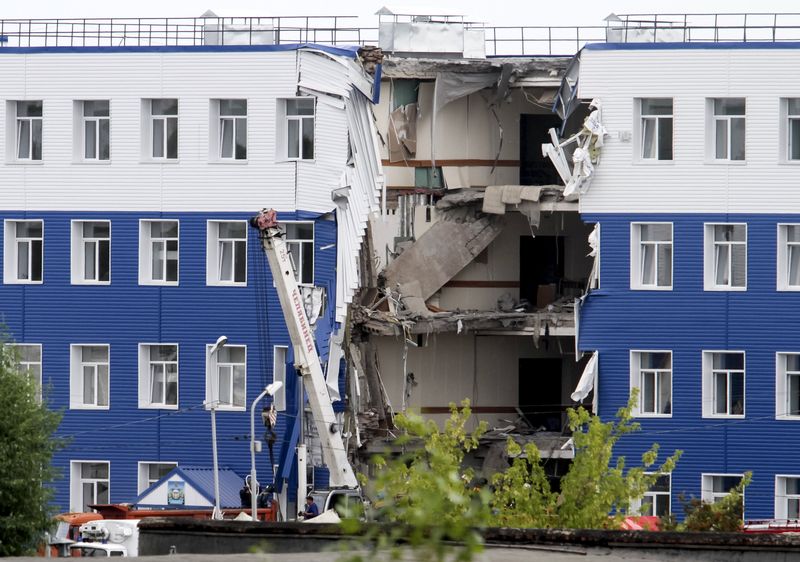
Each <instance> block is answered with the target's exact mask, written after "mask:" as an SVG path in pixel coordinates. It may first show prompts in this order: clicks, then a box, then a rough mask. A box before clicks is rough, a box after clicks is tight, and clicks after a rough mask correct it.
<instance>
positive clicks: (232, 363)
mask: <svg viewBox="0 0 800 562" xmlns="http://www.w3.org/2000/svg"><path fill="white" fill-rule="evenodd" d="M211 347H212V345H208V346H207V348H208V349H209V350H210V349H211ZM208 373H209V380H208V384H207V386H206V388H207V390H208V394H207V396H206V403H213V402H216V403H217V406H218V407H219V408H221V409H236V410H244V409H245V407H246V403H245V399H246V398H245V397H246V389H247V386H246V379H247V348H246V347H245V346H243V345H226V346H224V347H222V348H220V349H219V350H218V351H217V352H216V353H215V354H214V355H209V361H208Z"/></svg>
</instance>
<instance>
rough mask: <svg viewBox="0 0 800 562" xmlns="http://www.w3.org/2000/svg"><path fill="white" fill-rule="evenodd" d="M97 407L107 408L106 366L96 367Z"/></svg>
mask: <svg viewBox="0 0 800 562" xmlns="http://www.w3.org/2000/svg"><path fill="white" fill-rule="evenodd" d="M97 405H98V406H108V365H98V367H97Z"/></svg>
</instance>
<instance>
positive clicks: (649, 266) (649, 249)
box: [641, 244, 656, 285]
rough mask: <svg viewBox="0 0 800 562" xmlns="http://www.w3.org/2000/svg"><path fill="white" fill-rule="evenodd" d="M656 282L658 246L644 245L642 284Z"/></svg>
mask: <svg viewBox="0 0 800 562" xmlns="http://www.w3.org/2000/svg"><path fill="white" fill-rule="evenodd" d="M655 282H656V247H655V245H653V244H646V245H644V246H642V273H641V283H642V285H654V284H655Z"/></svg>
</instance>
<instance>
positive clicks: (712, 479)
mask: <svg viewBox="0 0 800 562" xmlns="http://www.w3.org/2000/svg"><path fill="white" fill-rule="evenodd" d="M742 476H743V475H741V474H703V475H702V476H701V478H702V487H701V499H702V500H703V501H704V502H706V503H717V502H719V501H721V500H722V499H723V498H724V497H725V496H727V495H728V494H730V493H731V490H732V489H733V488H735V487H736V486H737V485H738V484H739V482H741V481H742ZM742 499H743V500H744V498H742Z"/></svg>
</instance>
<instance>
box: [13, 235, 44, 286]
mask: <svg viewBox="0 0 800 562" xmlns="http://www.w3.org/2000/svg"><path fill="white" fill-rule="evenodd" d="M43 250H44V223H43V222H42V221H40V220H32V221H16V220H7V221H5V241H4V260H3V282H4V283H41V282H42V266H43V262H42V260H43V257H44V256H43Z"/></svg>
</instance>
